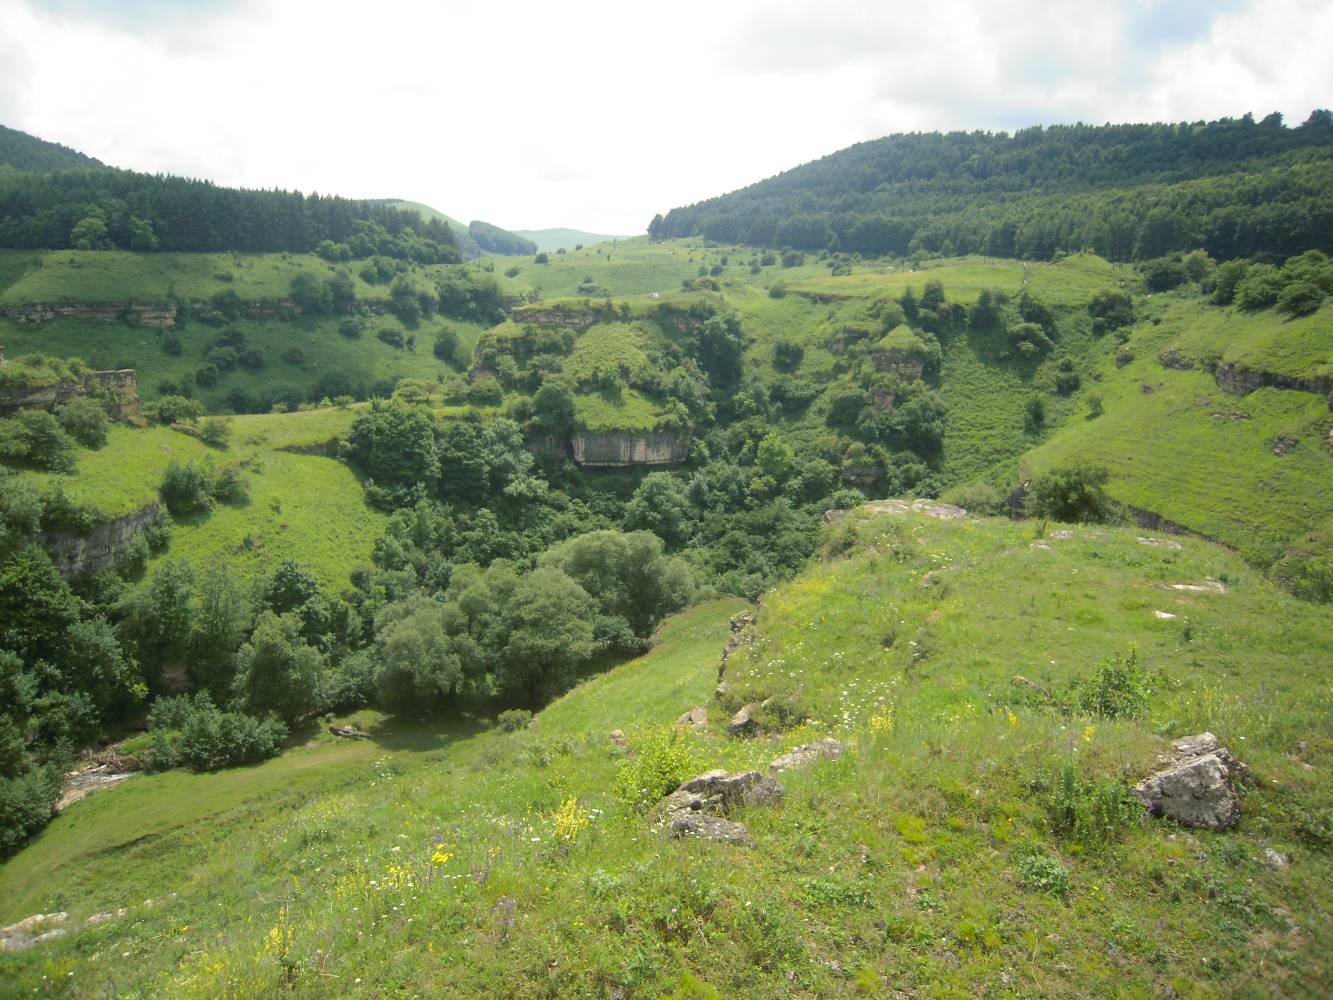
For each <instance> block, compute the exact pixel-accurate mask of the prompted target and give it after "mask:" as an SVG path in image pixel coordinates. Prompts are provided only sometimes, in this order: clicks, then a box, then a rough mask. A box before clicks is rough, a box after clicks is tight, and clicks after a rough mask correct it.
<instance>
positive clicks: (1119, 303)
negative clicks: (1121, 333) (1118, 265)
mask: <svg viewBox="0 0 1333 1000" xmlns="http://www.w3.org/2000/svg"><path fill="white" fill-rule="evenodd" d="M1088 312H1089V313H1090V314H1091V315H1092V329H1093V332H1094V333H1096V334H1098V335H1099V336H1100V335H1101V334H1103V333H1106V332H1108V331H1110V330H1118V329H1120V327H1122V326H1129V324H1131V323H1133V322H1134V303H1133V300H1131V299H1130V297H1129V296H1128V295H1126V294H1125V293H1124V292H1119V291H1105V292H1098V293H1097V294H1096V295H1094V296H1093V297H1092V298H1091V299H1090V300H1089V301H1088Z"/></svg>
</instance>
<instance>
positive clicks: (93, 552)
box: [41, 503, 159, 580]
mask: <svg viewBox="0 0 1333 1000" xmlns="http://www.w3.org/2000/svg"><path fill="white" fill-rule="evenodd" d="M158 510H159V507H158V505H157V504H155V503H151V504H148V505H147V506H146V507H143V508H141V509H139V510H137V511H135V512H134V513H133V514H127V515H126V516H124V517H118V518H116V519H115V520H113V521H104V522H103V523H101V524H99V525H97V527H95V528H93V530H92V531H90V532H89V533H88V534H86V535H80V534H76V533H75V532H72V531H49V532H46V533H45V534H43V535H42V538H41V543H42V548H44V549H46V551H47V553H48V554H49V555H50V556H51V561H52V562H53V563H55V564H56V569H58V570H59V571H60V575H61V576H63V577H64V578H65V579H66V580H72V579H74V578H75V577H80V576H87V575H89V574H91V573H98V572H101V571H102V570H104V569H114V568H115V567H116V566H117V565H118V564H119V562H120V560H121V558H122V557H123V556H124V554H125V549H126V547H127V546H128V545H129V543H130V540H131V539H133V538H134V535H135V533H137V532H138V531H140V530H141V529H142V528H143V527H144V525H146V524H147V523H148V522H149V521H151V520H152V519H153V518H154V517H156V516H157V513H158Z"/></svg>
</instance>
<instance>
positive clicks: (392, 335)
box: [375, 327, 407, 347]
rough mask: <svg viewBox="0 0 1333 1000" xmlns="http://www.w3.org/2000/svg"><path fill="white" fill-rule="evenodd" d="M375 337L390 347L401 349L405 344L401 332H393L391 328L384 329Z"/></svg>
mask: <svg viewBox="0 0 1333 1000" xmlns="http://www.w3.org/2000/svg"><path fill="white" fill-rule="evenodd" d="M375 337H376V338H377V339H378V340H380V341H381V342H383V343H385V344H388V345H389V346H390V347H402V346H403V345H404V344H406V342H407V341H406V340H405V339H404V337H403V331H402V330H395V329H394V328H393V327H385V328H384V329H383V330H380V331H379V332H378V333H376V334H375Z"/></svg>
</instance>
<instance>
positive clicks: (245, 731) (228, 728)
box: [175, 695, 287, 771]
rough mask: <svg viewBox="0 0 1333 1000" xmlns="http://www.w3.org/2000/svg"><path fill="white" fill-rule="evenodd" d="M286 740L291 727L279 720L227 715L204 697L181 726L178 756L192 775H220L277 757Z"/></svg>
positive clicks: (201, 696) (235, 714)
mask: <svg viewBox="0 0 1333 1000" xmlns="http://www.w3.org/2000/svg"><path fill="white" fill-rule="evenodd" d="M286 739H287V727H286V726H285V725H283V724H282V723H281V722H279V721H278V720H276V719H265V720H263V721H260V720H259V719H256V718H253V717H252V716H249V715H242V714H241V713H240V712H223V711H221V710H219V709H217V708H215V707H214V706H213V703H212V702H211V701H210V700H209V699H208V696H207V695H200V696H199V699H198V700H197V701H196V702H195V703H194V704H193V706H191V709H190V711H189V713H188V714H187V715H186V717H185V720H184V724H183V725H182V726H181V736H180V742H179V743H178V744H177V745H176V747H175V754H176V757H177V759H178V760H179V761H180V763H181V764H183V765H185V766H186V767H188V768H190V770H192V771H216V770H217V769H218V768H221V767H230V766H233V765H236V764H257V763H259V762H260V761H261V760H265V759H266V758H268V757H272V756H275V755H276V754H277V753H278V752H279V751H280V750H281V749H282V744H283V742H284V741H285V740H286Z"/></svg>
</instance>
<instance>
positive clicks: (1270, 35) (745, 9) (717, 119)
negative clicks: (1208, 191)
mask: <svg viewBox="0 0 1333 1000" xmlns="http://www.w3.org/2000/svg"><path fill="white" fill-rule="evenodd" d="M169 11H170V12H171V13H168V12H169ZM1330 41H1333V7H1330V5H1328V4H1326V3H1322V2H1317V0H1269V2H1266V3H1263V4H1259V3H1257V2H1250V3H1248V4H1245V5H1241V4H1239V3H1231V4H1229V5H1228V4H1212V3H1209V4H1204V3H1192V4H1181V3H1167V2H1165V0H1162V2H1158V3H1149V2H1145V0H1126V2H1123V3H1120V4H1112V3H1072V2H1071V3H1066V4H1062V5H1052V4H1049V3H1039V2H1035V0H1032V2H1008V3H1004V2H991V3H986V2H984V0H936V2H934V3H932V4H929V5H923V4H919V3H914V4H893V3H883V2H880V3H872V2H854V0H826V2H822V3H815V2H811V3H803V4H802V3H786V4H773V3H760V2H759V0H736V2H733V3H729V4H708V3H703V2H700V0H684V2H678V3H670V4H654V5H648V4H626V3H623V2H615V3H612V2H596V3H565V4H553V3H550V2H549V0H548V2H544V3H536V2H529V0H509V2H508V3H505V4H491V5H480V4H476V3H470V2H469V3H458V2H445V3H426V2H421V3H412V2H406V0H381V2H380V3H377V4H374V5H365V4H346V3H335V2H328V0H325V2H314V0H246V2H238V3H223V2H216V0H214V2H197V3H194V4H191V5H188V6H186V7H184V8H181V7H172V6H171V5H167V4H164V3H161V2H159V0H137V2H132V0H121V2H120V3H118V4H109V3H106V2H99V3H97V4H93V3H85V2H80V0H63V2H61V3H58V4H55V5H51V4H38V3H34V2H28V0H0V121H3V122H4V123H5V124H7V125H10V126H12V127H15V128H20V129H23V130H25V131H28V132H32V133H34V134H36V135H40V136H42V137H43V138H48V139H53V140H55V141H59V142H63V143H65V144H67V145H70V146H73V147H75V148H78V149H81V150H83V151H85V152H87V153H89V154H91V155H93V156H97V157H98V158H100V159H102V160H104V161H106V162H109V163H114V164H116V165H120V166H126V167H132V168H135V169H140V170H153V171H159V170H160V171H171V172H176V173H186V174H192V175H196V176H206V177H210V178H212V179H214V180H216V181H218V182H220V183H225V184H241V185H248V186H265V187H271V186H282V187H298V188H301V189H303V190H307V191H311V190H319V191H324V192H337V193H340V194H346V195H349V196H356V197H390V196H396V197H404V198H410V199H413V200H417V201H423V202H426V203H428V204H431V205H434V206H436V207H437V208H440V209H442V210H444V211H446V212H449V213H450V214H451V215H454V216H457V217H461V218H463V219H465V220H466V219H470V218H484V219H487V220H488V221H492V222H495V223H497V224H499V225H503V226H509V227H515V228H517V227H524V228H538V227H544V226H555V225H573V226H578V227H582V228H586V229H592V230H598V231H605V232H638V231H641V230H642V228H643V226H644V225H645V223H646V221H647V219H648V218H650V217H651V216H652V214H653V213H654V212H655V211H659V210H665V209H667V208H670V207H672V206H674V205H678V204H683V203H686V202H689V201H693V200H697V199H699V198H703V197H707V196H709V195H712V194H717V193H720V192H722V191H726V190H730V189H733V188H735V187H738V186H741V185H744V184H746V183H749V182H751V181H754V180H758V179H760V178H762V177H766V176H770V175H772V174H773V173H776V172H777V171H779V170H782V169H785V168H786V167H789V166H794V165H795V164H797V163H801V162H804V161H807V160H810V159H814V158H817V157H819V156H822V155H824V154H826V153H829V152H832V151H834V150H836V149H838V148H841V147H842V146H846V145H848V144H850V143H852V142H857V141H860V140H862V139H867V138H872V137H874V136H877V135H882V134H885V133H887V132H891V131H899V130H910V129H934V128H969V129H971V128H1005V129H1011V128H1015V127H1020V126H1023V125H1028V124H1036V123H1041V122H1058V121H1073V120H1078V119H1081V120H1084V121H1095V122H1100V121H1117V120H1138V121H1141V120H1150V119H1175V120H1179V119H1195V118H1205V117H1217V116H1221V115H1236V114H1241V113H1244V112H1245V111H1250V110H1253V111H1254V112H1255V113H1257V114H1260V115H1262V114H1265V113H1267V112H1268V111H1271V110H1274V109H1278V110H1281V111H1283V112H1284V113H1286V114H1287V115H1288V117H1289V119H1291V118H1295V119H1297V120H1300V119H1303V118H1304V116H1305V115H1306V114H1308V113H1309V111H1310V110H1311V109H1312V108H1314V107H1316V106H1320V105H1326V104H1327V103H1328V95H1329V94H1330V93H1333V62H1331V61H1330V60H1328V59H1327V58H1326V53H1327V51H1328V46H1329V42H1330Z"/></svg>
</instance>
